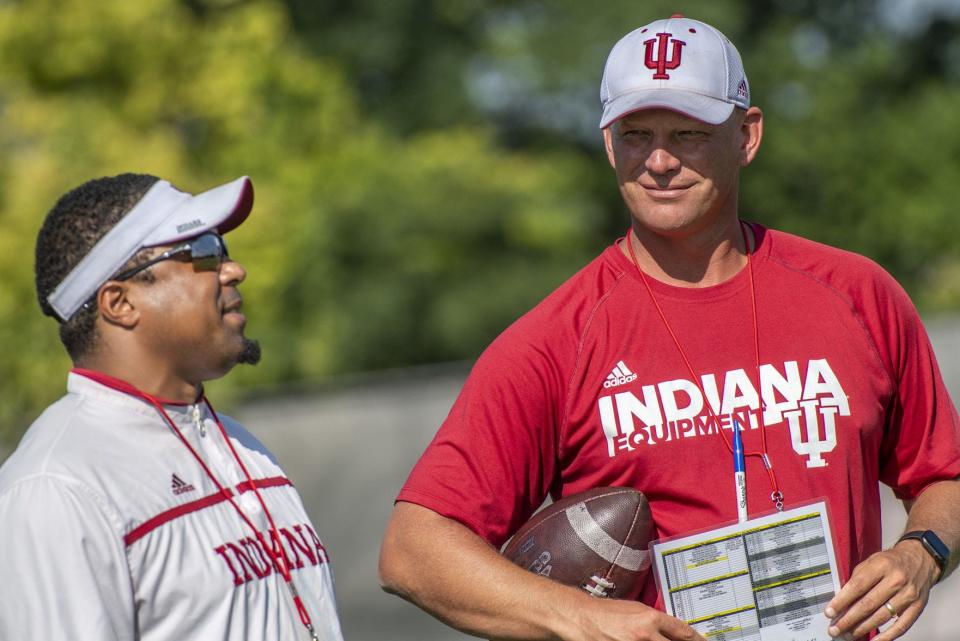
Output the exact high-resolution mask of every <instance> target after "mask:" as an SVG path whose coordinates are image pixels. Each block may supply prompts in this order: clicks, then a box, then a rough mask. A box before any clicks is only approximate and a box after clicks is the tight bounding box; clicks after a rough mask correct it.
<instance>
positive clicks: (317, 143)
mask: <svg viewBox="0 0 960 641" xmlns="http://www.w3.org/2000/svg"><path fill="white" fill-rule="evenodd" d="M674 12H683V13H685V14H686V15H688V16H690V17H695V18H699V19H702V20H705V21H707V22H710V23H712V24H714V25H715V26H717V27H718V28H719V29H720V30H721V31H723V32H724V33H726V34H727V35H728V36H729V37H730V38H731V39H732V40H733V41H734V42H735V43H736V44H737V46H738V48H739V50H740V52H741V54H742V56H743V58H744V63H745V66H746V69H747V73H748V76H749V78H750V82H751V90H752V94H753V102H754V104H757V105H759V106H760V107H762V108H763V109H764V111H765V114H766V129H765V138H764V144H763V147H762V149H761V151H760V155H759V157H758V159H757V160H756V161H755V162H754V164H753V165H751V167H750V168H749V169H748V170H747V171H746V172H745V174H744V175H743V179H742V198H741V211H742V213H743V216H744V217H745V218H748V219H752V220H756V221H759V222H761V223H763V224H766V225H769V226H774V227H777V228H780V229H783V230H785V231H790V232H793V233H798V234H801V235H804V236H807V237H810V238H813V239H816V240H820V241H823V242H827V243H830V244H834V245H838V246H841V247H844V248H846V249H851V250H854V251H857V252H860V253H863V254H866V255H867V256H870V257H871V258H873V259H875V260H877V261H878V262H880V263H881V264H882V265H883V266H884V267H886V268H887V269H888V270H889V271H891V272H892V273H893V274H894V276H896V277H897V279H898V280H899V281H900V282H901V283H902V284H903V285H904V286H905V287H906V288H907V290H908V291H909V293H910V294H911V296H912V297H913V299H914V301H915V302H916V303H917V305H918V306H919V308H920V310H921V312H922V313H923V315H924V317H925V319H927V320H928V322H929V324H931V326H934V327H936V328H937V331H938V332H941V334H940V335H942V336H944V337H950V336H952V335H953V334H952V333H951V332H952V331H953V328H955V327H958V326H960V320H957V319H956V317H955V316H954V314H956V312H957V311H958V310H960V242H958V241H960V226H958V224H957V222H956V217H957V216H956V208H957V206H958V203H960V173H958V170H960V0H843V1H836V2H816V1H814V0H750V1H748V0H709V1H707V0H699V1H694V0H691V1H683V0H671V1H660V0H649V1H647V2H643V3H637V2H635V1H634V2H627V1H621V0H607V1H606V2H603V3H596V2H575V1H573V0H554V1H549V2H548V1H546V0H542V1H534V0H516V1H507V0H488V1H486V2H482V1H481V0H389V1H381V0H352V1H349V2H348V1H346V0H139V1H137V2H131V1H130V0H30V1H29V2H27V1H18V0H0V341H2V342H3V344H5V345H7V347H6V348H4V349H3V356H2V357H0V461H2V460H3V458H4V457H5V453H7V452H9V451H10V450H11V449H12V447H13V446H15V444H16V441H17V439H18V438H19V436H20V434H21V433H22V431H23V430H24V429H25V428H26V426H27V425H29V423H30V421H32V420H33V418H35V417H36V416H37V414H39V412H40V411H41V410H42V409H43V408H44V407H45V406H46V404H47V403H49V402H50V401H52V400H53V399H55V398H57V397H58V396H60V395H61V394H62V393H63V388H64V373H65V371H66V369H67V368H68V367H69V361H68V360H67V358H66V355H65V353H64V351H63V349H62V348H61V346H60V344H59V342H58V341H57V337H56V325H55V323H54V322H53V321H52V320H47V319H44V318H42V317H41V315H40V314H39V312H38V308H37V305H36V301H35V295H34V288H33V276H32V269H33V244H34V241H35V238H36V233H37V230H38V229H39V227H40V224H41V221H42V219H43V216H44V215H45V213H46V211H47V210H48V209H49V208H50V207H51V206H52V205H53V203H54V202H55V201H56V199H57V198H58V197H59V196H60V195H61V194H62V193H63V192H65V191H67V190H68V189H70V188H72V187H75V186H76V185H78V184H80V183H82V182H84V181H85V180H88V179H90V178H93V177H97V176H102V175H112V174H117V173H121V172H125V171H136V172H147V173H153V174H157V175H159V176H162V177H164V178H167V179H169V180H171V181H172V182H174V183H175V184H176V185H178V186H179V187H181V188H183V189H186V190H190V191H198V190H203V189H206V188H208V187H210V186H212V185H215V184H219V183H222V182H225V181H227V180H230V179H232V178H235V177H236V176H239V175H242V174H247V175H250V176H251V177H252V179H253V182H254V185H255V187H256V191H257V196H256V207H255V211H254V214H253V216H251V218H250V219H249V221H248V222H247V223H246V224H245V225H244V226H243V227H242V228H241V230H239V231H238V232H235V233H234V234H232V235H231V237H230V246H231V254H232V255H233V256H234V257H236V258H237V259H239V260H240V261H242V262H243V263H244V265H245V266H246V267H247V268H248V270H249V272H250V277H249V280H248V281H247V282H246V283H245V284H244V286H243V288H242V290H243V292H244V296H245V299H246V307H245V312H246V313H247V316H248V319H249V324H248V333H249V334H250V335H252V336H254V337H256V338H259V339H260V340H261V343H262V344H263V347H264V354H265V356H264V359H263V362H262V363H261V364H260V365H259V366H258V367H256V368H244V369H238V370H236V371H235V372H233V373H232V374H231V375H230V376H228V377H227V378H226V379H225V380H223V381H217V382H215V383H213V384H211V385H210V386H209V388H208V392H209V394H210V396H211V398H212V399H214V400H215V402H216V404H217V407H218V408H222V409H225V410H227V411H230V412H233V413H235V414H237V415H239V416H240V417H241V418H244V420H246V421H247V423H248V424H249V425H250V427H251V428H252V429H254V431H256V432H257V433H258V434H259V435H261V436H262V437H263V438H264V439H265V440H266V441H267V442H268V444H269V445H271V446H273V447H274V448H275V449H276V450H277V453H278V455H279V456H280V458H281V460H285V458H286V456H285V455H286V454H287V453H288V452H289V457H290V458H291V461H292V463H291V464H289V466H290V468H291V474H292V475H293V477H294V480H297V475H298V474H299V475H301V478H303V479H307V474H312V473H313V472H315V471H316V468H317V467H319V466H322V465H328V466H333V469H338V470H340V469H341V468H342V467H343V466H344V462H343V461H344V459H343V456H342V455H341V456H340V457H339V460H340V463H339V467H337V451H336V447H337V443H340V444H341V445H343V446H344V447H346V444H347V441H345V440H344V439H347V438H348V437H349V438H353V439H358V438H361V437H362V438H363V439H364V440H363V452H381V453H382V456H383V457H385V459H388V460H390V461H391V462H392V463H391V464H392V465H393V466H395V468H396V469H395V470H393V468H391V470H392V471H391V472H390V473H389V474H387V473H386V472H384V474H385V475H380V476H378V475H377V474H376V473H374V468H373V467H368V466H366V465H365V464H362V463H363V462H362V461H360V463H361V465H360V466H359V468H360V469H357V468H358V466H357V465H352V466H348V467H349V468H350V469H349V470H341V471H344V472H346V471H351V470H352V472H353V474H354V477H356V478H354V477H348V476H343V475H342V474H341V475H339V476H333V475H330V476H327V477H324V478H325V479H327V480H326V481H324V482H323V484H322V485H321V484H320V482H319V481H317V485H311V484H309V483H308V484H307V487H301V490H302V491H303V492H304V493H305V495H307V496H306V498H307V501H308V503H309V505H310V506H311V512H312V515H313V518H314V520H315V521H316V523H317V526H318V530H319V531H320V533H321V536H324V530H325V527H324V526H325V525H326V524H327V523H329V522H330V520H331V519H333V520H334V521H338V522H342V525H341V526H340V527H344V526H345V525H346V524H347V523H350V522H352V521H354V520H355V519H358V520H357V523H361V522H362V523H364V524H365V525H364V526H363V527H367V528H369V529H370V531H371V534H370V540H371V541H374V540H376V541H378V540H379V534H380V531H382V525H383V522H385V518H386V517H385V514H386V512H388V511H389V501H390V499H392V496H393V495H394V494H395V493H396V491H397V489H398V487H399V484H400V483H401V482H402V478H403V476H404V475H405V473H406V470H407V469H409V466H410V465H411V464H412V463H413V459H414V458H415V455H416V452H418V451H419V449H422V447H423V445H425V443H426V440H427V439H428V438H429V435H430V434H431V433H432V431H433V430H434V429H435V428H436V426H437V424H438V423H439V421H440V420H442V417H443V416H444V415H445V413H446V411H447V409H449V406H450V404H451V403H452V399H453V394H455V392H456V389H457V387H458V385H459V382H460V381H461V380H462V375H463V374H464V373H465V372H466V369H467V368H468V366H469V362H470V361H471V360H472V359H473V358H475V357H476V356H477V355H478V354H479V352H480V351H481V350H482V349H483V348H484V346H485V345H486V344H487V343H488V342H489V341H490V340H491V339H492V338H493V337H494V336H495V335H496V334H497V333H499V331H500V330H502V329H503V328H504V327H505V326H506V325H507V324H509V322H511V321H512V320H513V319H514V318H516V317H517V316H518V315H520V314H521V313H523V312H524V311H525V310H527V309H528V308H529V307H530V306H532V305H533V304H535V303H536V302H537V301H538V300H540V299H541V298H542V297H543V296H545V295H546V294H547V293H548V292H549V291H551V290H552V289H553V288H554V287H555V286H556V285H558V284H560V283H561V282H563V281H564V280H565V279H566V278H567V277H568V276H570V275H571V274H572V273H573V272H575V271H576V270H577V269H579V268H580V267H581V266H583V265H584V264H585V263H586V262H587V261H589V260H590V259H591V258H592V257H593V256H594V255H595V254H596V253H597V252H599V251H600V250H601V249H602V248H603V247H604V246H606V245H607V244H609V243H610V242H611V240H613V239H614V238H615V237H617V236H619V235H621V234H622V233H623V231H624V230H625V229H626V226H627V217H626V214H625V213H624V211H623V207H622V205H621V202H620V199H619V194H618V191H617V188H616V184H615V181H614V178H613V175H612V172H611V171H610V169H609V167H608V166H607V164H606V159H605V158H604V156H603V154H602V147H601V139H600V134H599V132H598V130H597V128H596V125H597V122H598V120H599V115H600V109H599V98H598V93H599V80H600V75H601V72H602V68H603V63H604V60H605V58H606V54H607V52H608V51H609V49H610V47H611V46H612V45H613V43H614V42H615V41H616V40H617V39H618V38H619V37H620V36H622V35H623V34H625V33H626V32H627V31H629V30H631V29H633V28H634V27H636V26H639V25H641V24H644V23H646V22H649V21H651V20H654V19H657V18H661V17H667V16H669V15H670V14H671V13H674ZM935 344H936V346H937V349H938V354H939V357H940V359H941V361H943V362H944V363H945V364H950V363H952V362H953V360H955V359H958V355H957V350H956V349H946V348H944V347H942V346H943V345H953V346H954V347H956V343H951V342H949V338H941V339H939V340H936V341H935ZM437 364H442V365H437ZM945 366H946V365H945ZM437 381H441V382H440V383H438V382H437ZM444 381H445V382H444ZM408 385H419V386H420V387H414V388H409V389H408V388H407V387H404V386H408ZM370 389H375V390H377V392H376V398H387V399H392V402H393V404H392V405H389V406H384V408H383V409H382V410H377V409H374V407H373V406H371V408H369V409H368V412H367V414H359V415H355V414H349V415H348V414H343V413H340V414H337V412H341V410H342V411H343V412H345V411H346V410H343V409H342V408H343V407H345V406H346V405H347V404H349V403H350V402H352V401H349V400H344V399H354V400H356V399H360V400H359V401H358V402H361V403H370V402H372V401H371V398H373V397H372V396H371V393H370V392H368V390H370ZM417 390H429V394H428V393H427V392H423V393H422V394H421V393H420V391H417ZM954 390H956V387H955V388H954ZM955 394H956V391H955ZM318 404H319V405H318ZM304 407H308V408H310V409H309V412H308V414H307V415H306V416H307V417H308V418H310V420H306V419H305V421H306V422H304V423H303V427H302V428H296V429H302V430H305V431H303V432H296V431H295V430H294V428H293V427H289V428H288V429H287V431H284V430H283V429H280V428H279V427H278V425H288V426H290V425H294V424H296V422H295V420H294V418H293V417H295V416H298V415H299V414H298V412H300V413H301V414H302V413H303V412H305V411H307V410H304V409H303V408H304ZM376 407H380V406H376ZM264 408H269V411H266V410H264ZM338 408H339V409H338ZM377 412H380V413H377ZM337 417H339V418H337ZM404 417H406V418H404ZM325 419H326V420H328V422H327V423H325V422H324V420H325ZM338 420H340V421H343V425H344V426H346V427H343V428H342V429H341V430H340V431H337V429H336V425H338V424H337V421H338ZM403 421H409V422H408V423H405V422H403ZM406 425H411V426H415V428H416V430H417V431H416V432H411V431H409V430H412V429H414V428H413V427H410V428H409V429H408V428H405V427H404V426H406ZM291 430H294V431H291ZM341 432H342V435H341V436H340V437H336V435H337V434H341ZM280 434H291V436H289V437H284V438H290V439H294V440H292V441H283V440H282V438H281V437H280V436H279V435H280ZM269 435H273V436H272V437H271V436H269ZM271 439H273V440H271ZM277 439H279V440H277ZM338 439H339V440H338ZM308 442H312V443H316V444H317V453H316V454H315V455H314V454H312V453H311V451H310V449H309V448H304V447H303V445H304V443H308ZM351 442H356V441H351ZM284 443H289V445H285V444H284ZM401 444H402V445H403V447H405V448H407V449H402V450H401V449H398V448H399V445H401ZM391 448H393V449H391ZM348 451H349V450H348ZM404 452H405V453H407V454H405V455H404V454H402V453H404ZM391 454H395V456H393V457H391V456H390V455H391ZM304 456H306V457H307V459H306V460H304V461H302V467H297V465H301V463H299V461H301V457H304ZM327 457H333V458H327ZM300 470H305V471H300ZM362 475H365V476H362ZM309 478H311V479H312V478H313V477H312V476H311V477H309ZM354 481H355V482H356V483H361V484H366V485H365V486H370V487H373V485H371V484H375V485H376V492H377V496H378V497H379V500H381V501H383V502H384V505H383V506H378V507H377V508H376V509H374V507H373V506H367V507H368V508H369V514H365V512H364V510H365V509H367V508H365V507H364V506H362V505H361V506H359V507H358V506H357V505H355V504H352V503H351V502H350V500H349V499H350V497H351V496H352V495H351V494H350V492H351V489H352V488H353V487H354V486H353V483H354ZM311 483H312V481H311ZM381 507H382V510H383V511H382V512H381V511H380V510H381ZM367 517H369V518H367ZM364 519H365V520H364ZM381 519H382V520H383V522H381ZM378 528H379V530H380V531H375V530H378ZM333 529H334V530H335V529H336V527H334V528H333ZM345 538H348V537H345ZM327 542H328V543H329V544H330V547H331V549H332V551H333V557H334V561H335V563H336V565H335V567H336V568H337V569H338V585H340V586H343V584H344V581H346V582H347V584H348V585H352V584H351V583H350V581H351V580H353V581H359V582H362V583H363V584H364V585H366V586H367V588H368V589H370V590H371V591H372V593H375V592H376V586H375V585H368V584H370V583H371V582H373V583H375V577H373V576H372V575H371V576H366V575H362V579H361V578H358V577H361V575H354V576H355V578H354V579H346V578H344V574H348V575H349V573H350V570H349V568H351V567H354V566H353V565H352V563H354V562H355V561H357V560H358V559H355V558H354V557H355V555H360V554H361V553H362V555H363V556H364V557H366V558H365V559H364V560H363V563H371V562H373V561H371V558H373V559H375V555H376V549H375V546H372V547H370V549H364V550H362V551H361V550H351V549H349V548H347V549H343V550H338V549H337V547H336V544H335V543H333V542H331V541H327ZM347 545H349V543H347ZM344 567H346V568H348V570H347V572H344ZM363 567H364V568H366V566H363ZM371 567H372V566H371ZM361 569H362V568H361ZM367 570H369V568H366V569H365V570H363V571H364V572H366V571H367ZM956 582H957V581H954V583H956ZM351 590H353V588H350V590H348V594H349V595H350V597H349V598H350V599H351V602H350V603H347V602H346V599H347V597H346V596H344V595H342V596H341V605H342V607H343V608H344V613H345V617H346V615H347V614H348V613H349V615H350V617H351V619H350V620H349V621H348V620H346V619H345V628H346V630H347V633H348V638H353V639H364V638H370V639H374V638H384V639H389V638H401V637H400V636H391V633H389V632H386V633H382V632H381V633H375V632H370V633H369V634H368V633H367V632H364V630H365V629H366V628H364V626H365V625H367V623H368V622H364V620H363V619H364V615H363V612H364V606H363V603H364V602H365V601H364V600H365V599H374V600H377V599H381V598H383V599H388V597H381V596H380V595H379V594H377V595H376V596H369V595H367V596H363V597H361V596H359V595H360V594H363V593H362V592H360V593H357V592H353V591H351ZM955 602H956V601H955ZM384 603H390V604H391V605H390V606H385V607H395V608H400V609H401V610H402V612H403V613H407V612H412V611H413V610H412V608H410V607H409V606H406V605H405V604H403V603H402V602H400V601H399V600H397V599H393V600H392V601H384ZM394 603H395V605H393V604H394ZM398 611H400V610H398ZM397 616H407V614H398V615H397ZM414 616H415V615H414ZM426 625H429V624H426ZM434 625H439V624H434ZM388 629H389V628H388ZM398 629H399V628H398ZM436 629H437V630H440V629H441V628H436ZM351 633H353V634H351ZM364 634H368V636H362V635H364ZM378 634H379V636H377V635H378ZM437 634H440V633H439V632H438V633H437ZM403 638H408V637H403ZM409 638H411V639H414V638H428V635H427V633H426V632H422V631H420V632H412V633H411V636H409ZM431 638H434V637H431ZM435 638H438V639H439V638H441V637H440V636H437V637H435ZM916 638H926V639H927V640H928V641H946V640H947V638H948V637H947V636H942V637H934V636H929V635H928V636H926V637H916ZM951 638H955V636H954V637H951Z"/></svg>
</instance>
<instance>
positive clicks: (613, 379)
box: [603, 361, 637, 388]
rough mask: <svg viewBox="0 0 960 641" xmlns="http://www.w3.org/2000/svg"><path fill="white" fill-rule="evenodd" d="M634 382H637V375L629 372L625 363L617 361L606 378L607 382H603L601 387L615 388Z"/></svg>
mask: <svg viewBox="0 0 960 641" xmlns="http://www.w3.org/2000/svg"><path fill="white" fill-rule="evenodd" d="M635 380H637V375H636V374H634V373H633V372H631V371H630V368H629V367H627V365H626V363H624V362H623V361H618V362H617V365H616V367H614V368H613V371H611V372H610V374H609V375H608V376H607V380H605V381H604V382H603V386H604V387H606V388H610V387H617V386H619V385H623V384H624V383H629V382H630V381H635Z"/></svg>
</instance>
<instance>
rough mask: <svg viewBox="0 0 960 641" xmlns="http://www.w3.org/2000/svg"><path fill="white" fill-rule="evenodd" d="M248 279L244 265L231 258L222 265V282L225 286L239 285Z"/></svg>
mask: <svg viewBox="0 0 960 641" xmlns="http://www.w3.org/2000/svg"><path fill="white" fill-rule="evenodd" d="M246 278H247V270H246V269H244V267H243V265H241V264H240V263H238V262H237V261H235V260H232V259H230V258H225V259H224V260H223V263H222V264H221V265H220V280H221V281H222V282H223V284H224V285H238V284H240V283H242V282H243V281H244V280H246Z"/></svg>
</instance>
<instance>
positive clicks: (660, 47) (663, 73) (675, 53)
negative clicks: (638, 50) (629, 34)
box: [643, 33, 687, 80]
mask: <svg viewBox="0 0 960 641" xmlns="http://www.w3.org/2000/svg"><path fill="white" fill-rule="evenodd" d="M671 41H672V42H673V49H672V50H670V51H669V53H668V51H667V48H668V47H669V46H670V42H671ZM643 44H644V46H645V47H646V50H645V52H644V53H645V55H644V62H645V63H646V65H647V69H656V70H657V73H655V74H653V79H654V80H669V79H670V74H668V73H667V69H676V68H677V67H679V66H680V56H681V54H682V52H683V46H684V45H685V44H687V43H686V42H684V41H683V40H677V39H676V38H674V37H673V34H672V33H658V34H657V37H656V38H650V39H649V40H644V42H643ZM654 44H656V45H657V54H656V57H654V54H653V47H654Z"/></svg>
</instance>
